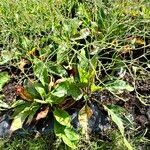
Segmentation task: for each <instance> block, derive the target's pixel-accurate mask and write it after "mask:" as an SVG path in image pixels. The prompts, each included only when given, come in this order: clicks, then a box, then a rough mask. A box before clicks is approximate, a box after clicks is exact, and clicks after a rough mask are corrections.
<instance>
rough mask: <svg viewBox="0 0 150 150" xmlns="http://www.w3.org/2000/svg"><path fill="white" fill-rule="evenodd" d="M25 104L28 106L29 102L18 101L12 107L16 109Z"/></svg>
mask: <svg viewBox="0 0 150 150" xmlns="http://www.w3.org/2000/svg"><path fill="white" fill-rule="evenodd" d="M24 104H27V102H26V101H24V100H17V101H15V102H14V103H13V104H12V105H11V108H15V107H17V106H20V105H22V106H23V105H24Z"/></svg>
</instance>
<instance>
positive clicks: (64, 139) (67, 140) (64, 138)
mask: <svg viewBox="0 0 150 150" xmlns="http://www.w3.org/2000/svg"><path fill="white" fill-rule="evenodd" d="M61 138H62V140H63V142H64V143H65V144H66V145H68V146H69V147H71V148H72V149H76V148H77V146H76V144H77V142H75V141H71V140H70V139H69V138H68V137H67V136H66V135H64V134H63V135H62V136H61Z"/></svg>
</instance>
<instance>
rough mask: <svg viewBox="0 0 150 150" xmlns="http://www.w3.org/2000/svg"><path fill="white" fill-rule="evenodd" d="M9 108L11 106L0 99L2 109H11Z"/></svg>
mask: <svg viewBox="0 0 150 150" xmlns="http://www.w3.org/2000/svg"><path fill="white" fill-rule="evenodd" d="M9 108H10V106H9V105H8V104H7V103H5V102H3V101H2V100H1V99H0V110H2V109H9Z"/></svg>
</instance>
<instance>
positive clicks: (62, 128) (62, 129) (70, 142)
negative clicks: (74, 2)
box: [54, 120, 78, 149]
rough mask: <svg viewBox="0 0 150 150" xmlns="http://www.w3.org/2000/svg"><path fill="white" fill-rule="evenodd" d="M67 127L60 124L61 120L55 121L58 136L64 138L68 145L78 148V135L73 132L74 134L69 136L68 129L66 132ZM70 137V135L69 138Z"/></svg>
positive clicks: (55, 130)
mask: <svg viewBox="0 0 150 150" xmlns="http://www.w3.org/2000/svg"><path fill="white" fill-rule="evenodd" d="M65 129H66V126H64V125H62V124H60V123H59V122H57V121H56V120H55V122H54V132H55V134H56V136H58V137H59V138H62V140H63V142H64V143H65V144H66V145H67V146H69V147H71V148H72V149H75V148H76V145H77V142H78V140H75V139H77V136H76V135H74V133H71V134H72V136H71V135H70V136H69V135H68V134H69V131H67V130H66V133H65ZM66 134H67V135H68V136H67V135H66ZM68 137H69V138H68ZM71 137H72V138H73V139H74V140H72V139H70V138H71Z"/></svg>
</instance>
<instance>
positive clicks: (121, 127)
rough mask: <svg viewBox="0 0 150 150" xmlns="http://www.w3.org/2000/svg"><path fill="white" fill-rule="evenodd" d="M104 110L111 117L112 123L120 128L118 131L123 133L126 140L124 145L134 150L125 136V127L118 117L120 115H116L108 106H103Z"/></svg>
mask: <svg viewBox="0 0 150 150" xmlns="http://www.w3.org/2000/svg"><path fill="white" fill-rule="evenodd" d="M103 106H104V109H105V110H106V111H107V112H108V114H109V115H110V117H111V119H112V121H113V122H114V123H115V124H116V125H117V126H118V129H119V131H120V133H121V135H122V136H123V139H124V143H125V145H126V147H127V148H128V149H129V150H132V149H133V148H132V146H131V145H130V143H129V142H128V141H127V139H126V137H125V134H124V126H123V121H122V119H121V118H120V117H118V115H117V114H116V113H114V110H113V109H109V108H108V107H107V106H105V105H103Z"/></svg>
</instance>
